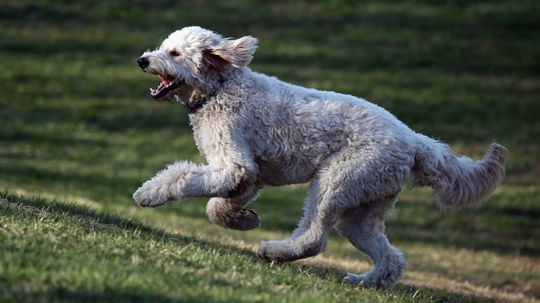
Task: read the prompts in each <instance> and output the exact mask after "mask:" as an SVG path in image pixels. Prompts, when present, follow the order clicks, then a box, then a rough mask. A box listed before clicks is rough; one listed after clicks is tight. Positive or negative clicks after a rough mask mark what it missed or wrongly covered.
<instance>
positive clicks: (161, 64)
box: [137, 26, 257, 100]
mask: <svg viewBox="0 0 540 303" xmlns="http://www.w3.org/2000/svg"><path fill="white" fill-rule="evenodd" d="M256 48H257V39H255V38H253V37H251V36H246V37H242V38H239V39H235V40H233V39H229V38H223V37H221V35H219V34H216V33H214V32H212V31H209V30H206V29H203V28H200V27H198V26H190V27H185V28H183V29H181V30H177V31H175V32H173V33H172V34H170V35H169V37H167V39H165V40H164V41H163V43H161V46H160V47H159V48H158V49H156V50H154V51H147V52H145V53H144V54H143V55H142V56H141V57H140V58H139V59H138V60H137V63H138V64H139V67H140V68H141V69H142V70H143V71H145V72H148V73H152V74H154V75H157V76H158V77H159V79H160V84H159V86H158V87H157V88H150V94H151V95H152V97H153V98H154V99H156V100H170V99H172V98H173V96H179V97H180V98H182V99H184V98H186V97H189V95H190V94H191V92H193V90H194V89H197V90H200V91H203V92H205V91H208V90H212V89H215V88H216V86H217V85H218V84H217V83H218V82H219V81H220V80H223V77H224V76H226V75H227V73H229V72H230V71H231V70H233V69H235V68H241V67H244V66H246V65H248V64H249V63H250V62H251V59H252V58H253V54H254V53H255V49H256Z"/></svg>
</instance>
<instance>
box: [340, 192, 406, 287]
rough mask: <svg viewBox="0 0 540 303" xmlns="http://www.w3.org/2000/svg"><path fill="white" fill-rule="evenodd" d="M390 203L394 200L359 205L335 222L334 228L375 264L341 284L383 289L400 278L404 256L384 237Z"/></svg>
mask: <svg viewBox="0 0 540 303" xmlns="http://www.w3.org/2000/svg"><path fill="white" fill-rule="evenodd" d="M393 204H394V199H388V200H385V201H376V202H371V203H367V204H361V205H359V206H357V207H356V208H354V209H351V210H348V211H346V212H343V214H342V215H341V216H340V218H339V219H338V221H337V223H336V225H335V229H336V230H337V231H338V232H339V233H340V234H341V235H343V236H344V237H346V238H347V239H349V241H350V242H351V243H352V244H353V245H354V246H355V247H356V248H358V249H359V250H360V251H362V252H364V253H365V254H367V255H368V256H369V257H370V258H371V259H372V260H373V263H374V268H373V269H372V270H371V271H369V272H367V273H364V274H353V273H348V274H347V276H346V277H345V278H344V279H343V282H344V283H347V284H351V285H353V286H358V285H361V286H364V287H376V288H386V287H389V286H392V285H394V284H395V283H397V281H398V280H399V278H400V277H401V274H402V271H403V268H404V267H405V256H404V255H403V254H402V253H401V252H400V251H399V250H398V249H397V248H395V247H394V246H392V245H391V244H390V243H389V242H388V239H387V238H386V235H385V234H384V219H385V215H386V213H387V212H388V211H389V210H390V209H391V208H392V207H393Z"/></svg>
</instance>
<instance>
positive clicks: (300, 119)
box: [133, 26, 509, 288]
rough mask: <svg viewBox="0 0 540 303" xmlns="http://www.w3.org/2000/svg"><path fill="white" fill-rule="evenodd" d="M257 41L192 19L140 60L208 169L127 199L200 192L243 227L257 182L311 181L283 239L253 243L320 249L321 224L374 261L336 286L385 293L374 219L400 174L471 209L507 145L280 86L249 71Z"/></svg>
mask: <svg viewBox="0 0 540 303" xmlns="http://www.w3.org/2000/svg"><path fill="white" fill-rule="evenodd" d="M256 48H257V39H256V38H254V37H251V36H245V37H241V38H238V39H231V38H223V37H222V36H221V35H219V34H217V33H215V32H212V31H210V30H207V29H203V28H201V27H197V26H191V27H185V28H182V29H180V30H177V31H175V32H173V33H172V34H170V35H169V36H168V38H166V39H165V40H164V41H163V43H162V44H161V46H160V47H159V48H158V49H156V50H154V51H147V52H145V53H144V54H143V55H142V56H141V57H140V58H138V61H137V63H138V65H139V67H140V68H141V69H142V70H143V71H144V72H147V73H151V74H154V75H157V76H158V77H159V79H160V84H159V86H158V87H157V88H151V89H150V94H151V96H152V97H153V98H154V99H155V100H158V101H169V100H172V99H174V98H176V99H177V100H179V101H181V102H182V103H184V104H185V105H186V107H187V110H188V115H189V119H190V122H191V125H192V127H193V132H194V137H195V141H196V143H197V147H198V149H199V151H200V153H201V154H202V155H203V156H204V158H205V159H206V161H207V163H208V164H207V165H202V164H195V163H190V162H185V161H182V162H176V163H173V164H170V165H169V166H167V167H166V168H165V169H164V170H162V171H161V172H159V173H158V174H157V175H156V176H154V177H153V178H151V179H150V180H148V181H146V182H145V183H144V184H143V185H142V186H141V187H140V188H139V189H138V190H137V191H136V192H135V193H134V195H133V199H134V201H135V202H136V203H137V204H138V205H140V206H144V207H156V206H159V205H163V204H165V203H168V202H170V201H175V200H180V199H182V198H187V197H209V198H211V199H210V200H209V201H208V204H207V206H206V213H207V215H208V218H209V219H210V221H212V222H213V223H215V224H217V225H220V226H222V227H225V228H231V229H236V230H250V229H254V228H256V227H258V226H259V225H260V219H259V216H258V214H257V213H256V212H255V211H253V210H251V209H247V208H245V207H246V205H247V204H248V203H250V202H251V201H253V200H254V199H255V198H256V197H257V194H258V192H259V190H260V189H261V188H262V187H263V186H265V185H270V186H278V185H285V184H294V183H305V182H310V186H309V190H308V194H307V197H306V199H305V202H304V208H303V217H302V219H301V220H300V222H299V223H298V227H297V228H296V229H295V230H294V231H293V233H292V235H291V236H290V238H287V239H285V240H281V241H262V242H261V243H260V246H259V250H258V254H259V256H261V257H262V258H264V259H266V260H272V261H274V260H275V261H293V260H297V259H302V258H307V257H311V256H315V255H317V254H320V253H321V252H322V251H324V249H325V248H326V244H327V239H328V233H329V231H330V230H331V228H335V230H337V232H338V233H339V234H341V235H343V236H344V237H346V238H347V239H348V240H349V241H350V242H351V243H352V245H354V246H355V247H356V248H357V249H359V250H360V251H362V252H364V253H365V254H367V255H368V256H369V257H370V258H371V259H372V260H373V263H374V267H373V269H372V270H371V271H369V272H367V273H364V274H354V273H348V274H347V275H346V277H345V278H344V280H343V281H344V282H345V283H348V284H351V285H354V286H357V285H362V286H365V287H375V288H386V287H390V286H392V285H394V284H396V283H397V282H398V280H399V279H400V277H401V275H402V272H403V269H404V267H405V257H404V255H403V253H401V252H400V251H399V250H398V249H397V248H396V247H394V246H392V245H391V244H390V243H389V241H388V239H387V237H386V235H385V233H384V220H385V218H386V216H387V214H388V213H389V211H390V210H392V208H393V207H394V204H395V202H396V197H397V195H398V193H399V192H400V191H401V188H402V187H403V185H404V182H405V181H406V180H410V181H411V182H412V184H413V186H431V187H432V188H433V189H434V193H435V196H436V201H437V203H438V205H439V206H440V207H441V208H459V207H465V206H469V205H474V204H477V203H479V202H481V201H483V200H485V199H487V197H488V196H489V195H490V193H491V192H492V191H493V190H494V189H495V188H496V187H497V186H498V184H499V183H500V182H501V180H502V179H503V176H504V170H505V164H506V160H507V157H508V155H509V152H508V150H507V149H506V148H505V147H503V146H501V145H499V144H496V143H493V144H492V145H491V146H490V147H489V149H488V151H487V153H486V154H485V155H484V157H483V158H482V159H481V160H478V161H474V160H472V159H470V158H468V157H458V156H456V155H454V154H453V153H452V152H451V150H450V148H449V147H448V146H447V145H445V144H443V143H440V142H439V141H437V140H434V139H431V138H429V137H427V136H424V135H422V134H418V133H416V132H414V131H412V130H411V129H410V128H409V127H407V126H406V125H405V124H403V123H402V122H400V121H399V120H398V119H397V118H396V117H395V116H393V115H392V114H391V113H389V112H388V111H386V110H385V109H383V108H381V107H379V106H377V105H375V104H372V103H370V102H368V101H366V100H363V99H360V98H357V97H354V96H350V95H344V94H339V93H335V92H329V91H319V90H315V89H309V88H304V87H300V86H296V85H292V84H288V83H285V82H282V81H280V80H278V79H277V78H275V77H270V76H266V75H264V74H260V73H257V72H254V71H252V70H251V69H250V68H249V67H247V66H248V64H249V63H250V62H251V60H252V58H253V56H254V53H255V49H256Z"/></svg>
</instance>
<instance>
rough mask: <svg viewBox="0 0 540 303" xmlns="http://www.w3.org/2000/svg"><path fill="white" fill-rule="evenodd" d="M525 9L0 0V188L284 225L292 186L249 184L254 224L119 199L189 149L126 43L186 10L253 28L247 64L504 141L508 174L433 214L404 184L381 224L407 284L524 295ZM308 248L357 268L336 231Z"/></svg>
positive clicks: (288, 224) (534, 193) (533, 205)
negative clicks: (482, 193)
mask: <svg viewBox="0 0 540 303" xmlns="http://www.w3.org/2000/svg"><path fill="white" fill-rule="evenodd" d="M539 16H540V4H539V2H538V1H534V0H531V1H527V0H523V1H462V0H460V1H348V0H332V1H324V2H316V1H204V0H198V1H163V0H154V1H40V0H34V1H26V0H21V1H0V28H1V30H0V58H1V59H0V89H1V93H0V191H4V192H5V193H6V194H16V195H19V196H22V197H29V196H33V195H40V196H42V197H49V198H55V199H59V200H61V201H70V202H73V203H76V204H79V205H81V206H83V207H88V208H91V209H98V210H100V211H102V212H106V213H112V214H119V215H121V216H122V218H127V219H134V220H140V221H142V222H145V224H148V225H150V226H154V227H156V228H161V229H165V230H171V231H173V232H181V233H192V234H193V233H194V234H197V235H199V236H201V237H204V238H209V239H212V237H214V239H216V241H220V240H219V239H234V240H238V241H244V242H245V243H250V245H251V244H255V243H257V241H259V240H261V239H268V238H281V237H285V236H286V235H287V234H288V233H289V232H290V231H291V230H292V229H293V228H294V227H295V225H296V222H297V221H298V220H299V218H300V214H301V205H302V201H303V196H304V194H305V186H304V185H297V186H288V187H283V188H272V189H268V190H265V191H264V192H263V194H262V195H261V197H260V198H259V200H258V201H257V202H256V203H254V204H253V206H254V208H256V209H257V211H258V212H259V214H260V215H261V216H262V219H263V226H262V228H261V229H259V230H258V231H253V232H250V233H238V232H231V231H224V230H221V229H218V228H216V227H214V226H211V225H210V223H209V222H207V219H206V217H205V214H204V200H196V199H190V200H188V201H185V202H184V203H178V204H174V205H169V206H165V207H162V208H158V209H152V210H146V209H144V210H143V209H138V208H136V207H135V206H134V205H133V204H132V202H131V194H132V192H133V191H134V190H135V189H136V188H137V187H138V186H139V185H140V184H141V183H142V182H143V181H144V180H146V179H147V178H149V177H151V176H153V174H154V173H155V172H156V171H158V170H159V169H161V168H162V167H163V166H164V165H165V164H167V163H171V162H173V161H175V160H179V159H189V160H192V161H197V162H202V161H204V160H203V159H202V158H201V157H200V156H199V155H198V153H197V150H196V146H195V145H194V142H193V139H192V133H191V129H190V127H189V122H188V120H187V114H186V112H185V110H184V107H183V106H182V105H181V104H179V103H175V102H173V103H168V104H159V103H156V102H153V101H152V99H151V97H150V96H149V94H148V88H149V87H154V86H156V84H157V80H156V78H155V77H153V76H151V75H148V74H144V73H142V72H140V70H139V68H138V66H137V64H136V60H137V58H138V56H139V55H140V54H141V53H142V52H143V51H145V50H147V49H154V48H156V47H157V46H159V44H160V43H161V41H162V40H163V39H164V38H165V37H166V36H167V35H168V34H169V33H170V32H172V31H174V30H176V29H179V28H182V27H184V26H189V25H199V26H202V27H206V28H208V29H211V30H214V31H216V32H219V33H221V34H223V35H224V36H226V37H229V36H230V37H240V36H243V35H252V36H255V37H257V38H258V39H259V41H260V44H259V48H258V50H257V52H256V55H255V58H254V60H253V62H252V63H251V68H252V69H253V70H256V71H259V72H263V73H267V74H270V75H274V76H277V77H278V78H280V79H282V80H285V81H288V82H291V83H295V84H299V85H303V86H309V87H314V88H317V89H322V90H332V91H338V92H342V93H346V94H352V95H355V96H359V97H362V98H365V99H367V100H369V101H371V102H373V103H376V104H378V105H381V106H383V107H385V108H386V109H388V110H389V111H391V112H392V113H393V114H395V115H396V116H397V117H398V118H399V119H401V120H402V121H404V122H405V123H406V124H408V125H409V126H410V127H411V128H413V129H414V130H416V131H418V132H421V133H423V134H426V135H428V136H432V137H434V138H437V139H440V140H442V141H445V142H447V143H449V144H450V145H451V146H452V147H453V148H454V150H455V151H456V152H457V153H462V154H466V155H469V156H472V157H477V158H478V157H481V155H483V153H484V152H485V150H486V149H487V147H488V146H489V144H490V143H491V142H494V141H495V142H498V143H501V144H503V145H505V146H507V147H508V148H509V149H510V151H511V158H510V162H509V165H508V170H507V177H506V179H505V181H504V184H503V186H502V187H501V188H500V189H499V190H497V192H496V193H495V194H494V196H493V197H492V198H491V199H490V201H488V203H486V204H485V205H483V206H482V207H480V208H478V209H473V210H465V211H460V212H450V213H446V214H444V213H441V212H440V211H439V210H437V208H436V206H435V205H434V203H433V199H432V196H431V193H430V191H429V190H427V189H414V190H413V191H410V190H408V189H405V190H404V193H403V194H402V195H401V199H400V200H401V202H400V203H399V204H398V207H397V209H396V211H395V213H394V215H393V216H392V217H391V218H390V219H389V222H388V225H387V231H388V233H389V237H390V239H391V240H392V241H393V242H394V243H395V244H396V246H398V247H399V248H401V249H402V250H404V251H405V252H406V253H407V254H408V256H409V261H410V263H409V268H410V270H411V271H410V272H409V273H408V274H407V275H406V276H405V279H404V284H405V285H424V286H426V285H427V287H434V288H437V285H438V287H441V288H447V287H450V286H451V288H452V290H451V292H455V293H460V294H473V295H475V296H476V295H478V296H486V297H487V298H495V299H501V300H524V301H534V300H539V299H540V283H539V281H540V273H539V272H540V266H539V260H540V259H539V255H540V241H539V239H540V222H539V218H540V143H539V139H540V119H539V116H540V99H539V97H540V73H539V71H540V39H539V38H540V17H539ZM324 258H330V259H332V260H338V261H336V262H337V263H336V264H338V265H335V264H334V265H335V266H336V267H339V268H343V269H350V270H353V271H359V268H358V267H359V266H360V267H362V266H363V267H364V268H363V269H367V268H369V263H368V261H367V260H366V259H365V258H363V257H361V256H360V255H359V254H358V253H357V252H355V251H354V249H353V248H352V247H350V245H349V244H348V243H346V242H345V240H343V239H341V238H339V237H338V236H335V235H334V236H333V237H332V239H331V242H330V244H329V246H328V251H327V252H326V253H325V254H324ZM316 260H317V259H316ZM340 260H341V261H340ZM347 260H358V262H360V263H359V264H360V265H358V264H356V265H355V266H354V267H353V268H349V267H350V265H347V264H348V263H346V261H347ZM441 260H444V262H443V261H441ZM342 261H343V262H342ZM0 262H1V261H0ZM339 262H342V263H339ZM340 264H341V265H340ZM340 266H341V267H340ZM348 266H349V267H348ZM2 275H3V276H2ZM0 278H3V279H4V281H11V282H9V283H16V281H18V280H17V278H13V277H12V276H9V275H8V274H7V273H6V272H4V273H3V274H2V272H1V271H0ZM0 281H2V280H1V279H0ZM14 281H15V282H14ZM430 281H438V282H437V283H433V282H430ZM9 283H8V286H7V288H9V285H14V284H9ZM430 283H431V284H437V285H431V284H430ZM448 285H450V286H448ZM467 285H468V286H467ZM471 285H472V286H471ZM486 289H487V290H486ZM447 291H450V290H448V289H447Z"/></svg>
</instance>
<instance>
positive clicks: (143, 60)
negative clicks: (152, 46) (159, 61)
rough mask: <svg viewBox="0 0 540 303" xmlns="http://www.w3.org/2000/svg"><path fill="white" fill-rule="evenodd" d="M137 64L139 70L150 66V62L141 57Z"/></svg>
mask: <svg viewBox="0 0 540 303" xmlns="http://www.w3.org/2000/svg"><path fill="white" fill-rule="evenodd" d="M137 64H139V67H140V68H145V67H147V66H148V64H150V62H149V61H148V59H146V58H145V57H141V58H139V60H137Z"/></svg>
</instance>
